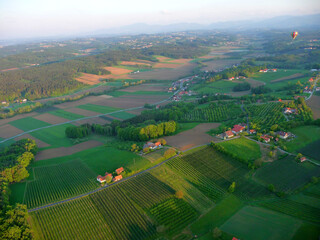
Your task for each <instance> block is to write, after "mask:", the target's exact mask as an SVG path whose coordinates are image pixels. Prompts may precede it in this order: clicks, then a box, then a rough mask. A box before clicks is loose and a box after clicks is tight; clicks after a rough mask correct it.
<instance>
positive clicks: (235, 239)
mask: <svg viewBox="0 0 320 240" xmlns="http://www.w3.org/2000/svg"><path fill="white" fill-rule="evenodd" d="M232 240H240V239H239V238H236V237H233V238H232Z"/></svg>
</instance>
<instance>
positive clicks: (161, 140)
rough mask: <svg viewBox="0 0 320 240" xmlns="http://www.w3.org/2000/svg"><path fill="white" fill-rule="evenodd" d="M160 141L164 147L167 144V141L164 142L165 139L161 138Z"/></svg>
mask: <svg viewBox="0 0 320 240" xmlns="http://www.w3.org/2000/svg"><path fill="white" fill-rule="evenodd" d="M158 141H159V142H160V143H161V145H162V146H164V145H166V144H167V141H166V140H164V139H163V138H160V139H159V140H158Z"/></svg>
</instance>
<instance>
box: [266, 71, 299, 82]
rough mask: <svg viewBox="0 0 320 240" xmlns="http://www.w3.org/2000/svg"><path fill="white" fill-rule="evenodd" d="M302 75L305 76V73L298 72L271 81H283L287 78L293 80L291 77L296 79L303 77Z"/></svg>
mask: <svg viewBox="0 0 320 240" xmlns="http://www.w3.org/2000/svg"><path fill="white" fill-rule="evenodd" d="M302 76H303V74H301V73H296V74H292V75H290V76H287V77H282V78H278V79H275V80H272V81H271V83H275V82H282V81H287V80H291V79H296V78H298V77H302Z"/></svg>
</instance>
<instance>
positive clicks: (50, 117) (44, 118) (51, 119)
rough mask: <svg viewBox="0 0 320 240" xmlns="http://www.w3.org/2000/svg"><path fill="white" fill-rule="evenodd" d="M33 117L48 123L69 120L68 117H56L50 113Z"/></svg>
mask: <svg viewBox="0 0 320 240" xmlns="http://www.w3.org/2000/svg"><path fill="white" fill-rule="evenodd" d="M34 118H36V119H38V120H41V121H44V122H47V123H50V124H56V123H63V122H68V121H70V120H69V119H66V118H62V117H58V116H55V115H52V114H50V113H44V114H41V115H38V116H36V117H34Z"/></svg>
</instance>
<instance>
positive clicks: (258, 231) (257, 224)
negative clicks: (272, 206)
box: [221, 206, 301, 240]
mask: <svg viewBox="0 0 320 240" xmlns="http://www.w3.org/2000/svg"><path fill="white" fill-rule="evenodd" d="M252 223H254V224H252ZM300 225H301V221H299V220H297V219H295V218H292V217H289V216H285V215H283V214H280V213H275V212H272V211H268V210H266V209H262V208H257V207H250V206H246V207H244V208H242V209H241V210H240V211H238V212H237V213H236V214H235V215H233V216H232V217H231V218H230V219H228V221H226V222H225V223H224V224H223V225H222V226H221V230H223V231H225V232H228V233H230V234H232V235H235V236H237V237H238V238H240V239H248V240H256V239H274V240H276V239H283V240H290V239H292V237H293V235H294V233H295V231H296V230H297V229H298V228H299V227H300Z"/></svg>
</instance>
